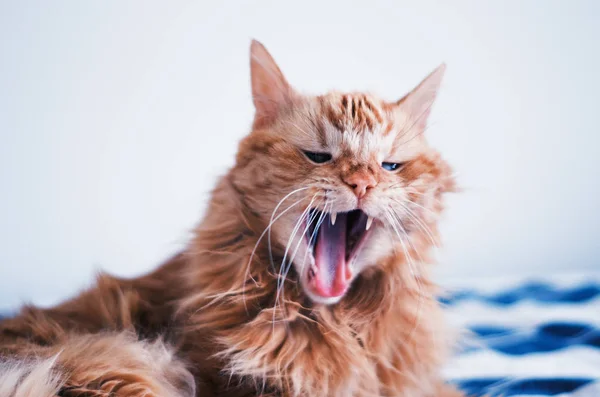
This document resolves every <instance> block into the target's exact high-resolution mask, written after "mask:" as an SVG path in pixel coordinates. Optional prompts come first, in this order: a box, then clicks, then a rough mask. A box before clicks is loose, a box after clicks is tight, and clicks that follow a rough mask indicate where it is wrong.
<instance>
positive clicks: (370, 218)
mask: <svg viewBox="0 0 600 397" xmlns="http://www.w3.org/2000/svg"><path fill="white" fill-rule="evenodd" d="M372 223H373V217H371V216H369V217H368V218H367V225H366V226H365V230H369V229H370V228H371V224H372Z"/></svg>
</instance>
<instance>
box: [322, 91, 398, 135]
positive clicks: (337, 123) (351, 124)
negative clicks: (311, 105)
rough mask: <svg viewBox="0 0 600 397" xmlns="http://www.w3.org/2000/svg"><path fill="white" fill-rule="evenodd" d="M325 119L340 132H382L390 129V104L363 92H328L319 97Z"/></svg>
mask: <svg viewBox="0 0 600 397" xmlns="http://www.w3.org/2000/svg"><path fill="white" fill-rule="evenodd" d="M319 101H320V103H321V107H322V109H321V110H322V112H323V114H324V115H325V117H326V118H327V120H328V121H329V122H330V123H331V125H333V126H334V127H335V128H337V129H338V130H340V131H341V132H346V131H354V132H357V133H367V132H379V131H381V132H383V133H388V132H389V129H391V112H390V105H389V104H387V103H385V102H383V101H382V100H380V99H378V98H375V97H373V96H370V95H368V94H364V93H351V94H342V93H336V92H333V93H329V94H327V95H323V96H320V97H319Z"/></svg>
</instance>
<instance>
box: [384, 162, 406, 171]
mask: <svg viewBox="0 0 600 397" xmlns="http://www.w3.org/2000/svg"><path fill="white" fill-rule="evenodd" d="M404 164H406V163H386V162H383V163H381V167H383V169H384V170H387V171H398V170H399V169H400V168H402V167H403V166H404Z"/></svg>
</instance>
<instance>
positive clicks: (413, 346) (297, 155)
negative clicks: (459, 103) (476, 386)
mask: <svg viewBox="0 0 600 397" xmlns="http://www.w3.org/2000/svg"><path fill="white" fill-rule="evenodd" d="M251 68H252V84H253V96H254V103H255V107H256V117H255V120H254V124H253V130H252V132H251V133H250V134H249V135H248V136H247V137H246V138H245V139H243V140H242V142H241V143H240V146H239V151H238V154H237V158H236V165H235V166H234V167H233V168H232V169H231V170H230V171H229V172H228V173H227V174H226V175H225V176H224V177H223V178H222V179H221V180H220V181H219V183H218V185H217V186H216V188H215V190H214V192H213V195H212V198H211V201H210V204H209V208H208V211H207V213H206V215H205V218H204V220H203V221H202V222H201V223H200V224H199V226H198V227H197V229H196V231H195V235H194V238H193V239H192V241H191V242H190V243H189V245H188V247H187V248H186V249H185V250H184V252H182V253H181V254H179V255H177V256H175V257H173V258H172V259H171V260H170V261H168V262H167V263H166V264H164V265H163V266H161V267H160V268H159V269H158V270H156V271H155V272H153V273H151V274H149V275H147V276H144V277H141V278H137V279H132V280H124V279H117V278H113V277H110V276H106V275H104V276H100V277H99V279H98V283H97V285H96V286H95V287H94V288H92V289H90V290H89V291H86V292H84V293H82V294H81V295H79V296H78V297H76V298H74V299H72V300H70V301H68V302H65V303H63V304H61V305H59V306H57V307H55V308H51V309H38V308H35V307H26V308H24V309H23V310H22V312H21V314H19V315H18V316H16V317H14V318H12V319H8V320H4V321H3V322H0V354H2V356H4V357H7V359H10V360H21V362H26V361H27V360H33V359H34V358H35V359H38V358H40V357H41V358H47V359H50V358H54V360H55V361H52V363H51V365H50V367H48V368H47V370H46V371H45V372H44V371H41V372H40V374H41V375H39V376H40V381H44V382H46V381H47V380H49V382H48V384H49V385H50V386H51V387H54V388H58V387H60V388H61V390H60V392H56V393H57V395H61V396H76V395H86V396H109V395H111V396H112V395H117V396H159V395H160V396H193V395H197V396H251V395H265V396H266V395H280V396H340V397H342V396H344V397H345V396H399V395H402V396H416V397H417V396H423V397H428V396H430V397H456V396H460V395H461V394H460V393H458V392H457V391H455V390H454V389H453V388H451V387H450V386H447V385H445V384H444V383H443V381H442V379H441V377H440V374H439V369H440V366H441V364H442V362H443V360H444V358H445V356H446V355H447V353H448V349H449V346H450V342H451V337H450V335H451V333H450V332H449V331H448V330H447V329H446V327H445V326H444V324H443V321H442V313H441V310H440V307H439V305H438V303H437V301H436V293H437V289H436V287H435V285H434V284H433V283H432V282H431V277H430V275H429V268H428V265H427V263H429V262H430V257H429V255H428V253H429V251H430V249H431V247H432V244H434V243H435V241H436V240H437V239H438V236H437V228H436V222H437V219H438V216H439V214H440V213H441V211H442V209H443V206H442V200H443V194H444V193H445V192H448V191H452V190H453V189H454V181H453V178H452V176H451V171H450V167H449V166H448V165H447V164H446V163H445V162H444V161H443V160H442V159H441V157H440V155H439V154H438V153H437V152H436V151H434V150H433V149H431V148H430V147H429V146H428V144H427V142H426V140H425V138H424V136H423V132H424V130H425V126H426V124H425V121H426V118H427V115H428V114H429V112H430V107H431V104H432V103H433V100H434V98H435V95H436V92H437V88H438V86H439V83H440V80H441V75H442V74H443V68H441V69H438V70H437V71H436V72H434V73H433V74H432V75H430V76H429V77H428V78H427V79H425V81H424V82H423V83H421V85H420V86H418V87H417V88H416V89H415V90H413V91H412V92H411V93H409V94H408V95H407V96H405V97H404V98H402V99H401V100H400V101H397V102H391V103H390V102H385V101H383V100H381V99H378V98H376V97H374V96H372V95H369V94H364V93H351V94H341V93H330V94H326V95H321V96H306V95H301V94H299V93H297V92H296V91H295V90H294V89H293V88H292V87H291V86H290V85H289V84H288V83H287V81H286V79H285V78H284V77H283V74H282V73H281V71H280V70H279V68H278V67H277V65H276V64H275V63H274V61H273V60H272V58H271V57H270V55H269V54H268V52H266V50H265V49H264V47H262V45H260V44H259V43H257V42H253V45H252V59H251ZM302 150H308V151H313V152H328V153H331V154H332V156H333V158H334V160H333V161H331V162H330V163H328V164H323V165H320V166H318V165H315V164H312V163H311V162H310V161H308V160H307V159H306V158H305V157H304V155H303V154H302ZM382 161H384V162H385V161H387V162H396V163H406V165H405V166H404V167H403V168H402V169H400V171H398V172H389V171H386V170H384V169H382V168H381V162H382ZM365 179H368V181H369V184H368V186H367V187H365V188H363V189H362V190H361V191H360V194H358V193H357V188H356V186H357V184H358V183H362V182H361V181H364V180H365ZM309 206H311V207H314V208H319V209H320V210H322V211H334V212H345V211H350V210H353V209H355V208H358V207H360V208H361V210H363V211H364V212H365V213H367V214H368V215H369V216H372V217H373V218H374V219H375V221H374V230H373V231H372V233H371V234H370V235H369V237H368V241H367V243H368V244H367V245H366V247H365V248H364V249H362V251H360V252H359V254H358V256H357V258H356V261H355V263H353V264H352V274H351V277H352V284H351V287H350V289H349V290H348V291H347V292H346V293H345V294H344V295H343V297H341V298H340V299H339V301H336V302H322V301H319V299H317V298H315V297H314V296H313V295H311V294H310V293H309V292H308V290H307V287H306V272H307V266H305V264H306V260H307V259H306V258H307V257H308V258H310V257H309V255H311V254H310V251H309V248H308V245H307V243H306V242H305V241H304V240H303V239H302V238H301V237H295V236H294V233H293V229H294V226H295V225H296V223H297V222H299V221H300V220H302V216H303V214H304V213H305V210H306V208H307V207H309ZM392 210H393V211H394V212H392V213H390V211H392ZM398 227H400V228H402V230H401V231H402V233H400V232H399V231H398V229H397V228H398ZM290 247H292V250H293V255H292V254H291V253H290V255H289V257H288V256H287V254H286V252H288V249H289V248H290ZM292 250H290V252H291V251H292ZM285 257H288V258H291V261H288V262H286V263H282V261H283V259H284V258H285ZM302 258H304V259H302ZM46 365H48V364H47V363H46ZM1 368H2V367H0V379H2V369H1ZM31 373H34V372H33V371H29V372H23V374H22V375H19V376H17V378H18V380H17V381H16V383H15V385H14V389H15V390H16V389H17V387H18V385H19V382H20V383H21V385H22V384H23V383H24V382H26V381H27V379H26V376H25V374H31ZM34 376H36V375H35V373H34ZM0 390H2V389H1V388H0Z"/></svg>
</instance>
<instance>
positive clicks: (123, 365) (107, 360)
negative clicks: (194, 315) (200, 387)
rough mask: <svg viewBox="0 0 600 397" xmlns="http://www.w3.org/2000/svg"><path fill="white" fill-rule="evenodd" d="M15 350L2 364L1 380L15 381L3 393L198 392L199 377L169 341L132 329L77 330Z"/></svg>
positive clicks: (182, 395) (121, 395)
mask: <svg viewBox="0 0 600 397" xmlns="http://www.w3.org/2000/svg"><path fill="white" fill-rule="evenodd" d="M11 350H12V349H11ZM13 353H15V355H11V356H12V357H10V356H8V357H5V358H4V360H6V363H5V364H4V365H3V364H0V380H2V379H8V380H10V381H11V382H12V383H10V384H9V383H8V381H7V382H5V384H6V386H0V394H1V395H14V396H19V397H20V396H31V397H37V396H39V397H42V396H43V397H47V396H48V395H51V396H52V395H55V396H62V397H71V396H73V397H74V396H88V397H100V396H102V397H106V396H113V397H125V396H128V397H137V396H139V397H141V396H144V397H155V396H156V397H158V396H161V397H163V396H164V397H194V396H195V384H194V379H193V376H192V375H191V373H190V372H189V371H188V370H187V369H186V367H185V365H184V364H183V363H182V362H181V361H180V360H179V359H177V358H176V357H175V356H174V354H173V352H172V351H171V350H170V349H169V347H168V346H167V345H165V344H164V343H163V342H161V341H154V342H145V341H139V340H137V339H136V338H135V335H133V334H131V333H112V334H90V335H73V336H68V337H66V338H65V339H64V341H63V342H62V343H60V344H57V345H55V346H50V347H42V346H39V345H26V344H23V345H21V346H20V347H19V348H18V350H17V351H15V350H13ZM40 357H45V358H44V359H40ZM0 383H2V382H0ZM3 387H5V388H6V389H7V391H6V393H4V394H2V393H1V391H4V389H3ZM34 387H37V388H34ZM9 388H10V390H9ZM36 390H44V392H35V391H36ZM50 392H51V393H50Z"/></svg>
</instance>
